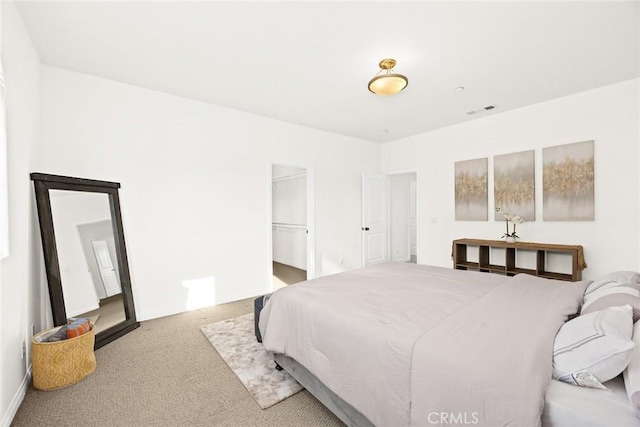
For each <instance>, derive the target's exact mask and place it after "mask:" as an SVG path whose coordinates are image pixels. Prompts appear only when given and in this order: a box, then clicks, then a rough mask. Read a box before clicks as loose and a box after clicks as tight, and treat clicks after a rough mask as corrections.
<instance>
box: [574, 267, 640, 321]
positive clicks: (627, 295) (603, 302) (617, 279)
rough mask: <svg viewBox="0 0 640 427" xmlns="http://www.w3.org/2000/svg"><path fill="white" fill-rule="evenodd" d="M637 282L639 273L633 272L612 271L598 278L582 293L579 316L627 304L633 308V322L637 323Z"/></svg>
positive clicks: (639, 313)
mask: <svg viewBox="0 0 640 427" xmlns="http://www.w3.org/2000/svg"><path fill="white" fill-rule="evenodd" d="M639 282H640V273H637V272H635V271H614V272H613V273H609V274H607V275H605V276H603V277H601V278H599V279H598V280H596V281H595V282H592V283H591V284H590V285H589V287H588V288H587V289H586V291H585V292H584V301H583V305H582V310H581V312H580V314H586V313H591V312H592V311H599V310H603V309H605V308H607V307H615V306H619V305H627V304H629V305H630V306H631V307H633V321H634V322H635V321H637V320H638V319H640V283H639Z"/></svg>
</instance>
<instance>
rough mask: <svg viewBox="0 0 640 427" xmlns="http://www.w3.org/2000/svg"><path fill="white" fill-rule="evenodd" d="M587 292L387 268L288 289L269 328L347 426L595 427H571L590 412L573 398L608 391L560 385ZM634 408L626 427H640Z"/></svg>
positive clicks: (580, 286)
mask: <svg viewBox="0 0 640 427" xmlns="http://www.w3.org/2000/svg"><path fill="white" fill-rule="evenodd" d="M588 284H589V282H575V283H570V282H559V281H550V280H546V279H540V278H536V277H532V276H527V275H517V276H515V277H506V276H499V275H493V274H484V273H477V272H468V271H461V270H452V269H446V268H440V267H431V266H423V265H415V264H409V263H386V264H379V265H375V266H371V267H366V268H363V269H358V270H354V271H349V272H345V273H340V274H337V275H333V276H326V277H322V278H318V279H314V280H311V281H308V282H305V283H304V284H301V285H296V286H290V287H287V288H283V289H281V290H279V291H277V292H276V293H274V294H273V296H272V297H271V298H270V299H269V301H268V303H267V304H266V305H265V307H264V309H263V310H262V313H261V314H260V319H259V326H260V330H261V332H262V339H263V344H264V346H265V348H266V349H267V351H270V352H272V353H273V354H274V359H275V360H276V362H277V363H278V364H279V365H280V366H282V367H283V368H284V369H285V370H287V371H288V372H289V373H291V374H292V375H293V376H294V377H295V378H296V379H297V380H298V381H299V382H301V384H302V385H303V386H305V388H307V389H308V390H309V391H310V392H311V393H312V394H314V395H315V396H316V397H317V398H318V399H319V400H320V401H321V402H322V403H323V404H325V406H327V407H328V408H329V409H330V410H332V411H333V412H334V413H336V415H338V416H339V417H340V418H341V419H342V420H343V421H344V422H345V423H346V424H348V425H355V426H368V425H376V426H391V425H393V426H395V425H398V426H404V425H407V426H408V425H413V426H422V425H468V424H473V425H517V426H520V425H539V424H540V422H541V420H542V422H543V423H544V424H545V425H549V426H558V425H585V424H583V423H580V424H568V423H567V419H569V420H575V419H579V418H576V417H574V416H573V415H575V414H571V412H572V411H574V410H577V411H580V410H581V407H580V406H579V405H578V407H577V408H574V407H572V403H573V398H567V396H568V395H571V394H572V393H573V392H574V391H575V390H579V391H581V392H584V391H588V392H596V393H597V392H600V391H595V390H581V389H579V388H577V387H575V386H568V385H566V384H560V383H558V384H555V383H557V382H556V381H553V382H552V381H551V380H550V379H551V355H552V353H553V342H554V337H555V335H556V333H557V332H558V329H559V328H560V327H561V326H562V324H563V323H564V322H565V321H566V320H567V318H568V317H569V316H571V315H572V314H574V313H576V312H577V311H578V309H579V307H580V304H581V302H582V295H583V293H584V290H585V288H586V287H587V285H588ZM390 290H392V292H389V291H390ZM550 383H551V386H550ZM566 387H572V388H569V389H567V388H566ZM613 394H614V393H612V394H611V395H613ZM545 395H546V396H547V397H554V400H553V401H552V402H549V401H548V399H547V401H546V402H545ZM615 395H616V396H618V395H619V393H617V394H615ZM613 401H616V399H614V400H612V402H613ZM567 402H569V403H567ZM618 403H620V402H618ZM627 406H628V408H627V409H628V410H627V411H626V412H621V413H622V414H623V415H621V418H620V419H621V420H623V421H625V420H627V421H628V422H629V424H628V425H637V421H638V420H637V419H636V418H635V413H634V412H633V410H632V409H631V408H630V406H629V404H628V402H627ZM605 413H608V412H607V411H605ZM583 415H584V413H583ZM590 419H592V420H595V419H596V418H594V417H591V418H590ZM633 423H636V424H633ZM593 425H598V424H597V423H595V424H593Z"/></svg>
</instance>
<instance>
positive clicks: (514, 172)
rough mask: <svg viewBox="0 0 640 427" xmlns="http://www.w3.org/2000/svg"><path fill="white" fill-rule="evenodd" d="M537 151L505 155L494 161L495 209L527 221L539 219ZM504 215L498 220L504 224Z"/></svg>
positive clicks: (497, 218) (499, 215)
mask: <svg viewBox="0 0 640 427" xmlns="http://www.w3.org/2000/svg"><path fill="white" fill-rule="evenodd" d="M534 162H535V156H534V151H533V150H529V151H522V152H519V153H511V154H501V155H499V156H494V158H493V199H494V204H495V207H496V208H498V207H500V208H502V210H504V211H506V212H509V213H511V214H514V215H519V216H520V217H522V218H523V219H524V220H525V221H534V220H535V219H536V206H535V165H534ZM503 219H504V218H503V216H502V214H501V213H497V212H496V213H495V220H496V221H502V220H503Z"/></svg>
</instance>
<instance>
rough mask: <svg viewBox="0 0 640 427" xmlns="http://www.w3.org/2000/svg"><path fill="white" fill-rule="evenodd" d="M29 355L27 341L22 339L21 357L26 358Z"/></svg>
mask: <svg viewBox="0 0 640 427" xmlns="http://www.w3.org/2000/svg"><path fill="white" fill-rule="evenodd" d="M26 355H27V342H26V341H25V340H22V347H21V349H20V359H24V356H26Z"/></svg>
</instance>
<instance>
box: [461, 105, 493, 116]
mask: <svg viewBox="0 0 640 427" xmlns="http://www.w3.org/2000/svg"><path fill="white" fill-rule="evenodd" d="M494 108H496V106H495V105H487V106H486V107H482V108H478V109H477V110H471V111H467V114H468V115H470V116H472V115H474V114H478V113H484V112H486V111H491V110H493V109H494Z"/></svg>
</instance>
